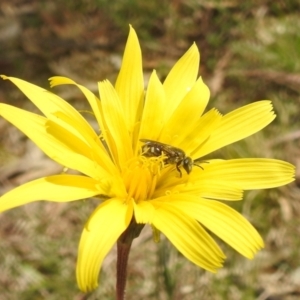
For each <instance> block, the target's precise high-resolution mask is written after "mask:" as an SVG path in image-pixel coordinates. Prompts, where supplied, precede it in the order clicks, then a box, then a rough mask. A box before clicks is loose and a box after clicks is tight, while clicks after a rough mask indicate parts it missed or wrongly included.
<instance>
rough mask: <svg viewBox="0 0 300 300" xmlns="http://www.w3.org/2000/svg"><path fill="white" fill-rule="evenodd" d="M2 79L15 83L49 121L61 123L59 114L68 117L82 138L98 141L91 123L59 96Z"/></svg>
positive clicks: (24, 83) (14, 80)
mask: <svg viewBox="0 0 300 300" xmlns="http://www.w3.org/2000/svg"><path fill="white" fill-rule="evenodd" d="M1 77H2V78H3V79H8V80H10V81H11V82H12V83H14V84H15V85H16V86H17V87H18V88H19V89H20V90H21V91H22V92H23V93H24V94H25V95H26V96H27V97H28V99H29V100H30V101H32V103H34V104H35V105H36V106H37V107H38V108H39V109H40V110H41V112H42V113H43V114H44V115H45V116H46V117H47V118H48V119H50V120H54V121H56V122H59V119H58V118H57V115H56V114H57V113H58V112H59V113H60V114H61V115H65V116H68V118H69V119H73V120H74V122H75V123H76V124H77V126H76V127H77V128H76V130H77V131H81V132H82V133H83V134H82V136H92V139H93V140H96V139H97V135H96V134H95V132H94V130H93V129H92V128H91V126H90V125H89V123H88V122H87V121H86V120H85V119H84V118H83V117H82V116H81V114H80V113H79V112H78V111H77V110H76V109H74V108H73V107H72V106H71V105H70V104H69V103H68V102H66V101H64V100H63V99H62V98H60V97H59V96H57V95H55V94H52V93H50V92H49V91H47V90H45V89H43V88H40V87H39V86H36V85H34V84H31V83H29V82H26V81H24V80H21V79H18V78H14V77H6V76H4V75H2V76H1ZM70 130H72V128H70ZM73 133H74V132H73Z"/></svg>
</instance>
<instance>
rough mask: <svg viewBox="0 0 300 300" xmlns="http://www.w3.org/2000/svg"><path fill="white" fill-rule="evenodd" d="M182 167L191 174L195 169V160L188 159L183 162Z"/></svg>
mask: <svg viewBox="0 0 300 300" xmlns="http://www.w3.org/2000/svg"><path fill="white" fill-rule="evenodd" d="M182 166H183V168H184V169H185V171H186V172H187V173H188V174H190V173H191V171H192V169H193V160H192V159H191V158H190V157H188V156H187V157H186V158H185V159H184V160H183V161H182Z"/></svg>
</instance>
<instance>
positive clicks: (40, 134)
mask: <svg viewBox="0 0 300 300" xmlns="http://www.w3.org/2000/svg"><path fill="white" fill-rule="evenodd" d="M0 115H2V116H3V117H4V118H5V119H6V120H7V121H9V122H10V123H12V124H13V125H14V126H16V127H17V128H18V129H20V130H21V131H22V132H23V133H24V134H25V135H27V136H28V137H29V138H30V139H31V140H32V141H33V142H34V143H35V144H36V145H37V146H38V147H39V148H40V149H41V150H42V151H43V152H45V154H46V155H48V156H49V157H50V158H51V159H53V160H54V161H56V162H58V163H59V164H61V165H62V166H65V167H68V168H71V169H74V170H78V171H80V172H82V173H84V174H86V175H89V176H91V177H93V178H96V179H97V178H99V176H101V169H102V168H101V169H100V166H99V165H98V164H95V162H94V160H91V159H89V158H88V157H86V156H85V155H81V154H80V153H75V152H74V151H76V149H74V148H73V149H72V148H71V147H70V146H69V145H68V142H72V141H73V142H74V140H76V138H75V137H74V136H73V135H72V134H71V133H68V136H65V137H64V142H61V141H59V140H58V139H56V138H55V137H54V136H53V135H51V134H49V133H48V128H47V127H48V126H47V124H48V123H49V122H50V121H48V120H47V119H46V118H44V117H42V116H39V115H36V114H33V113H30V112H27V111H25V110H22V109H19V108H16V107H13V106H10V105H7V104H0ZM70 139H72V141H70ZM67 141H68V142H67ZM77 141H78V143H79V142H80V140H77ZM77 149H80V148H77ZM84 149H85V148H83V149H80V150H83V151H84ZM102 171H103V169H102ZM104 175H105V174H102V176H104Z"/></svg>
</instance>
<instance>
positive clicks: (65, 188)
mask: <svg viewBox="0 0 300 300" xmlns="http://www.w3.org/2000/svg"><path fill="white" fill-rule="evenodd" d="M109 192H110V191H109V185H108V184H107V183H105V182H103V185H101V183H100V182H99V181H98V180H94V179H92V178H89V177H85V176H80V175H67V174H62V175H55V176H49V177H43V178H39V179H36V180H33V181H30V182H28V183H25V184H23V185H21V186H19V187H17V188H15V189H13V190H11V191H9V192H7V193H6V194H4V195H3V196H1V197H0V211H5V210H8V209H11V208H14V207H17V206H20V205H24V204H27V203H30V202H34V201H39V200H48V201H53V202H69V201H75V200H80V199H86V198H90V197H93V196H95V195H99V194H104V195H107V194H108V193H109Z"/></svg>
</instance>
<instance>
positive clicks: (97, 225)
mask: <svg viewBox="0 0 300 300" xmlns="http://www.w3.org/2000/svg"><path fill="white" fill-rule="evenodd" d="M131 218H132V205H127V204H125V203H124V202H123V201H122V200H118V199H111V200H107V201H105V202H104V203H102V204H101V205H99V206H98V208H97V209H96V210H95V212H94V213H93V214H92V216H91V217H90V219H89V221H88V222H87V224H86V226H85V228H84V230H83V233H82V235H81V239H80V243H79V250H78V261H77V269H76V275H77V282H78V286H79V288H80V289H81V290H82V291H83V292H88V291H91V290H93V289H95V288H96V287H97V286H98V275H99V271H100V268H101V265H102V262H103V259H104V257H105V256H106V254H107V253H108V252H109V251H110V249H111V248H112V246H113V245H114V243H115V242H116V241H117V239H118V238H119V236H120V235H121V234H122V232H124V230H125V229H126V228H127V227H128V225H129V223H130V221H131Z"/></svg>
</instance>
